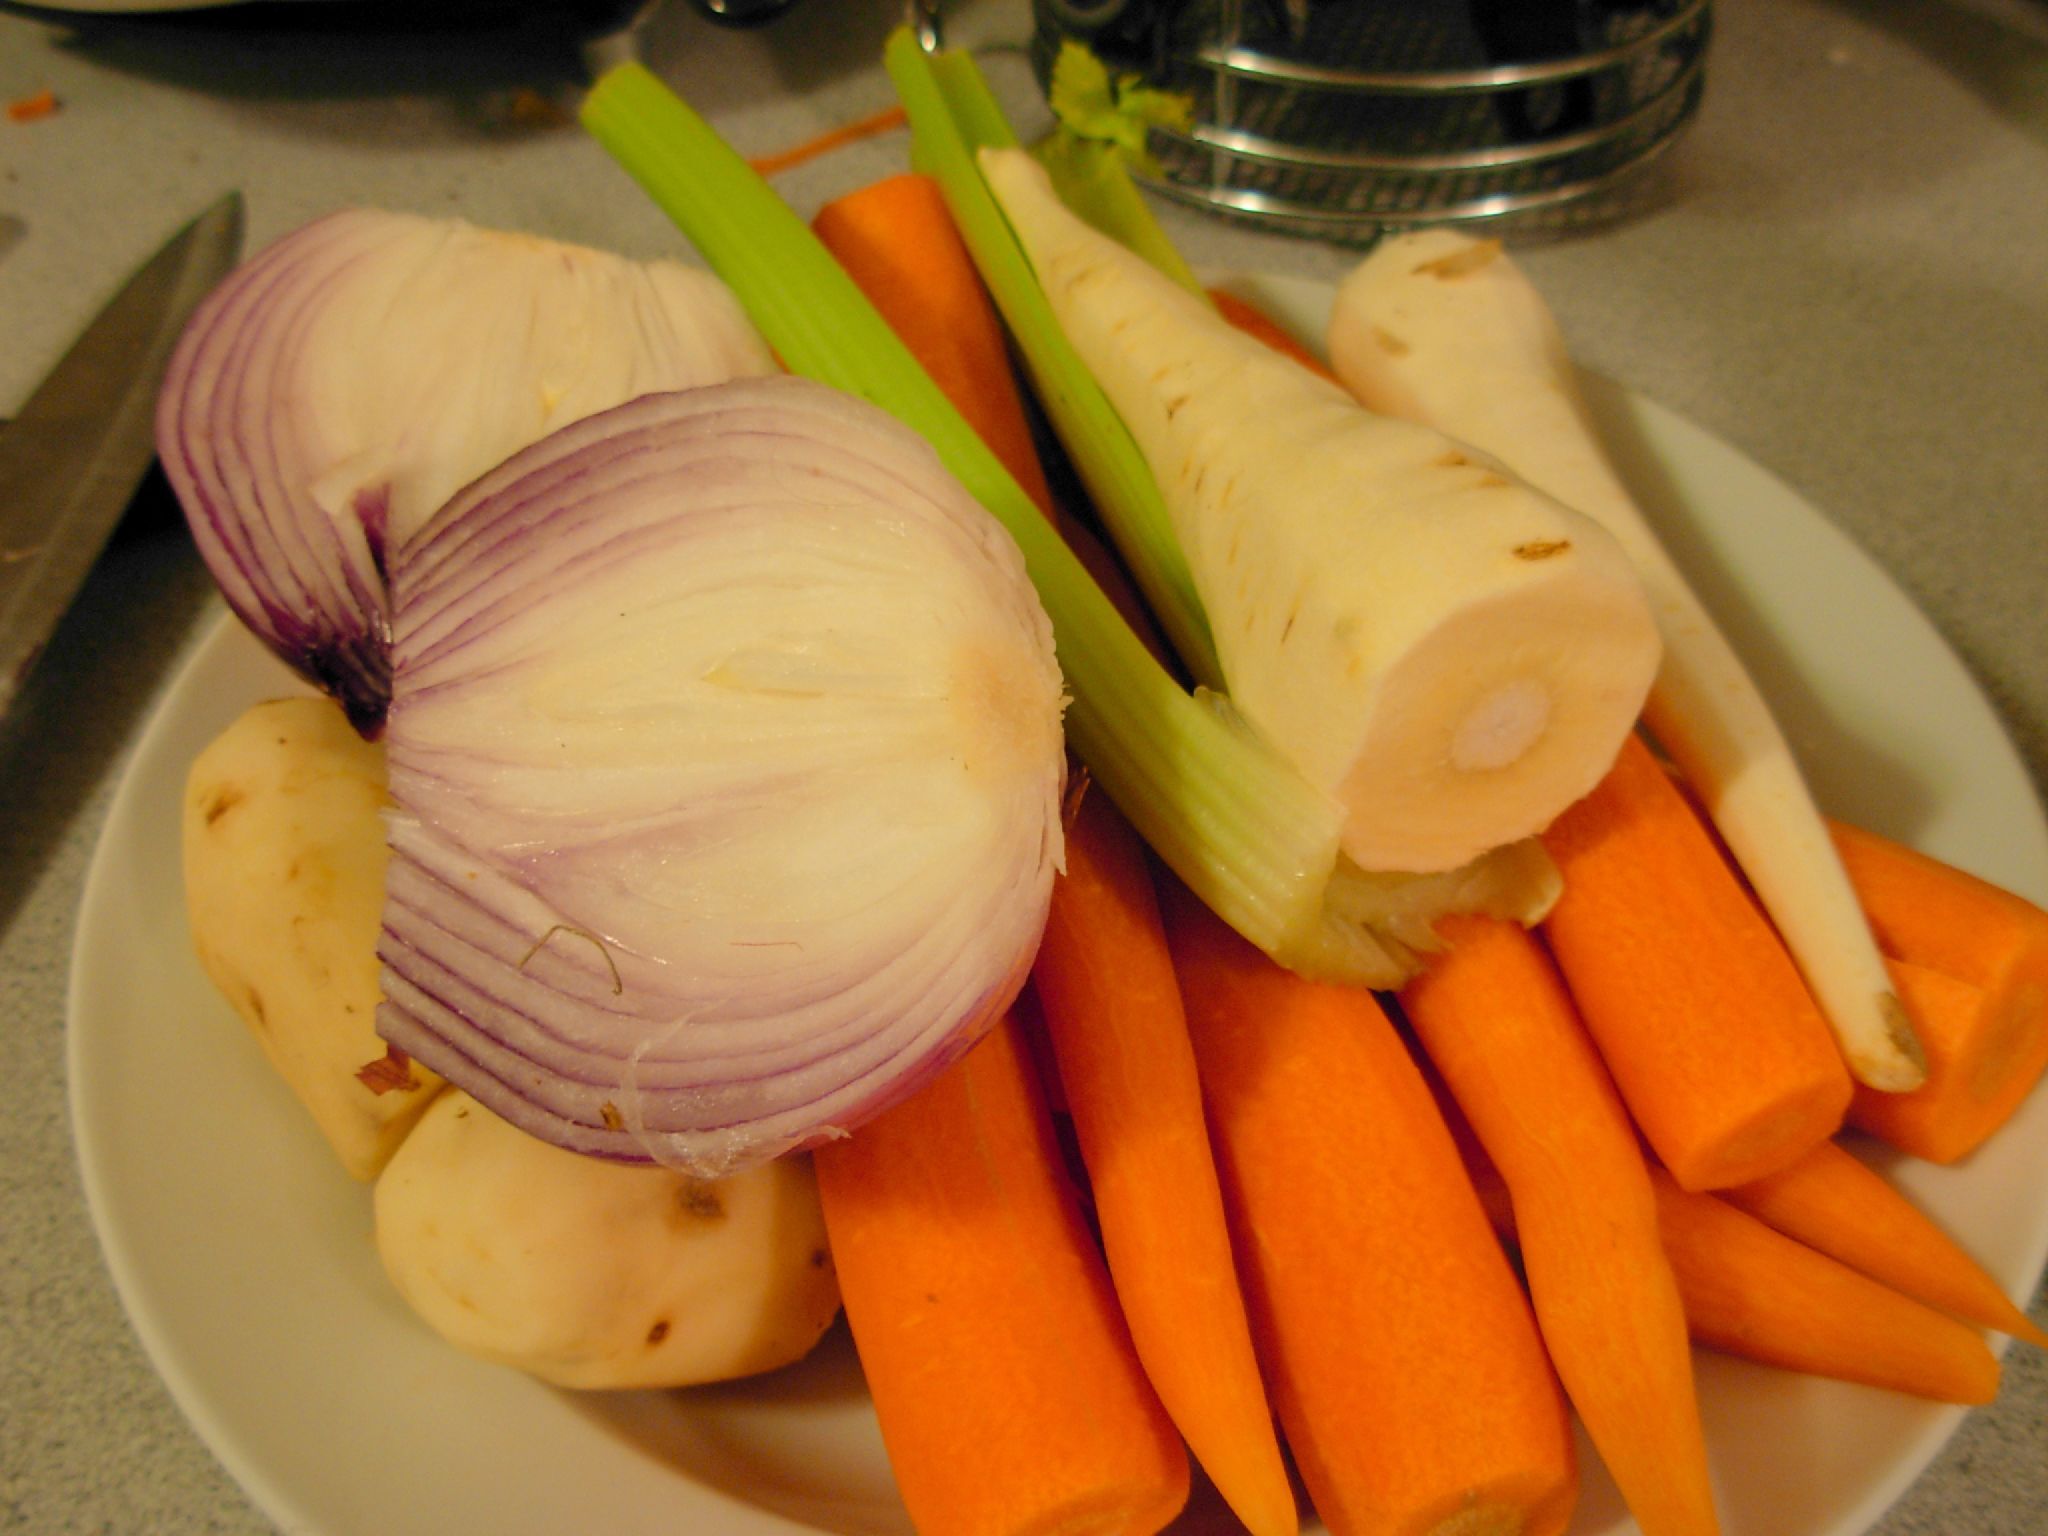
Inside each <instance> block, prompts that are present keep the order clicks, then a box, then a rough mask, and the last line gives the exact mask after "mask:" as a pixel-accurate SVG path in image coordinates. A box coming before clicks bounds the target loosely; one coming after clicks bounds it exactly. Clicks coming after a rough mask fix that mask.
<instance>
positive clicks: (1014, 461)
mask: <svg viewBox="0 0 2048 1536" xmlns="http://www.w3.org/2000/svg"><path fill="white" fill-rule="evenodd" d="M811 228H812V229H813V230H814V231H815V232H816V234H817V236H818V239H819V240H820V241H822V242H823V243H824V246H825V248H826V249H827V250H829V251H830V252H831V253H832V254H833V256H834V257H836V258H837V259H838V261H839V264H840V265H841V266H842V267H844V268H845V269H846V273H847V276H849V277H851V278H852V279H853V280H854V282H855V283H857V284H859V285H860V289H861V291H862V292H863V293H865V294H866V295H867V296H868V301H869V302H870V303H872V304H873V305H874V306H875V308H876V309H877V310H879V311H880V312H881V316H882V318H883V319H884V320H886V321H888V322H889V329H890V330H892V331H894V332H895V333H896V334H897V335H898V336H900V337H901V338H902V339H903V344H904V345H905V346H906V347H908V348H909V349H910V351H911V354H912V355H913V356H914V357H916V359H917V360H918V362H920V363H922V364H923V365H924V371H925V372H926V373H928V374H930V375H931V378H932V382H933V383H934V384H936V385H938V386H939V388H940V389H941V390H943V391H944V392H945V395H946V398H947V399H949V400H951V401H952V402H953V405H954V408H955V409H956V410H958V411H959V412H960V414H961V415H962V416H964V417H966V418H967V424H968V425H969V426H971V427H972V428H974V430H975V433H976V434H977V435H978V436H979V437H980V438H981V440H982V441H983V442H985V443H987V444H988V446H989V448H990V449H991V450H992V451H993V452H994V454H995V456H996V457H997V458H999V459H1001V460H1002V461H1003V468H1005V469H1007V470H1008V471H1009V472H1010V475H1011V478H1013V479H1014V480H1015V481H1016V482H1017V484H1018V485H1020V486H1022V487H1023V488H1024V490H1025V491H1026V492H1027V493H1028V494H1029V495H1030V497H1031V499H1032V500H1033V501H1035V502H1037V503H1038V506H1039V509H1040V510H1041V511H1043V512H1045V513H1046V514H1047V515H1048V516H1051V515H1052V495H1051V492H1050V491H1049V490H1047V488H1046V481H1045V471H1044V469H1043V468H1042V467H1041V466H1040V464H1039V462H1038V449H1037V447H1036V446H1035V444H1034V443H1033V442H1032V438H1031V425H1030V419H1029V418H1028V417H1027V416H1026V415H1025V414H1024V406H1023V402H1022V400H1021V398H1020V397H1019V395H1018V393H1017V385H1016V380H1015V378H1014V377H1013V376H1012V374H1011V372H1010V364H1009V354H1008V352H1007V350H1006V343H1005V342H1004V340H1003V328H1002V321H1001V320H1000V319H998V318H997V316H996V311H995V306H994V305H993V304H992V303H990V302H989V297H988V292H987V290H986V289H984V288H983V287H982V285H981V277H980V275H979V274H978V273H977V272H976V271H975V269H974V258H973V257H972V256H970V255H968V253H967V246H966V244H965V243H964V242H963V241H962V240H961V238H960V232H959V230H958V229H956V228H955V227H954V225H953V216H952V215H951V214H950V213H948V212H947V211H946V200H945V198H944V196H943V195H942V194H941V193H940V191H939V186H938V183H937V182H935V181H933V180H932V179H931V178H930V177H929V176H920V175H916V174H914V173H906V174H904V175H901V176H891V177H889V178H887V179H886V180H883V181H877V182H874V183H872V184H870V185H868V186H865V187H862V188H860V189H859V190H858V191H855V192H849V193H847V194H846V195H845V196H844V197H841V198H837V199H835V200H834V201H832V202H830V203H827V204H826V205H825V206H824V207H823V208H821V209H819V210H818V214H817V217H816V218H814V219H813V220H812V221H811Z"/></svg>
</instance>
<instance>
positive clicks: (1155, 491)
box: [883, 31, 1222, 687]
mask: <svg viewBox="0 0 2048 1536" xmlns="http://www.w3.org/2000/svg"><path fill="white" fill-rule="evenodd" d="M883 59H884V62H885V63H886V64H887V65H888V69H889V74H890V77H891V78H892V79H893V80H894V81H895V83H896V94H897V97H898V99H899V100H901V101H902V103H903V109H904V111H905V112H906V113H907V114H908V115H909V118H910V130H911V135H912V143H913V151H914V153H915V155H916V158H917V163H918V168H919V169H920V170H923V171H925V172H926V173H927V174H928V175H930V176H932V177H934V178H935V179H936V180H937V181H938V183H939V185H940V187H941V188H942V189H943V190H944V192H945V195H946V206H947V208H948V209H950V210H951V212H952V214H953V222H954V224H956V225H957V226H958V227H959V230H960V235H961V238H962V239H963V240H964V241H965V242H966V244H967V248H968V250H969V251H970V252H971V253H972V254H973V256H974V264H975V266H976V267H978V268H979V269H980V270H981V276H982V281H983V282H984V283H985V284H987V286H988V290H989V294H990V296H991V297H992V298H994V300H995V302H996V307H997V308H998V309H999V310H1001V311H1002V314H1003V321H1004V323H1005V324H1006V325H1007V326H1008V327H1009V330H1010V335H1011V336H1012V337H1013V338H1014V339H1015V341H1016V343H1017V349H1018V351H1019V352H1020V353H1021V354H1022V356H1023V359H1024V366H1025V367H1026V368H1027V369H1028V370H1029V372H1030V374H1031V382H1032V383H1033V385H1034V386H1036V389H1037V393H1038V397H1039V402H1040V404H1042V405H1043V406H1044V408H1045V413H1046V415H1047V417H1049V418H1050V419H1051V421H1052V425H1053V429H1054V430H1055V431H1056V432H1057V433H1058V434H1059V438H1060V441H1061V443H1063V444H1064V445H1065V446H1066V450H1067V454H1068V457H1069V458H1071V459H1072V460H1073V463H1074V468H1075V470H1076V472H1077V473H1078V474H1079V475H1080V477H1081V483H1082V484H1083V485H1085V486H1086V487H1087V488H1088V494H1089V497H1090V498H1091V499H1092V500H1093V501H1094V503H1095V508H1096V511H1097V512H1099V513H1100V514H1101V516H1102V520H1103V522H1104V523H1105V524H1106V525H1107V527H1108V529H1109V533H1110V537H1111V538H1112V539H1113V540H1114V541H1115V543H1116V546H1117V549H1118V551H1119V553H1121V554H1122V555H1123V557H1124V563H1125V565H1126V566H1128V567H1129V568H1130V572H1131V575H1132V576H1133V577H1135V578H1136V580H1137V583H1138V587H1139V589H1140V590H1141V591H1142V592H1143V593H1144V594H1145V601H1146V603H1147V605H1148V606H1149V607H1150V608H1151V609H1152V612H1153V614H1154V615H1155V616H1156V617H1157V618H1158V620H1159V625H1160V628H1162V629H1164V630H1165V631H1166V639H1167V642H1168V643H1169V644H1170V645H1171V646H1172V647H1173V650H1174V653H1175V654H1176V655H1177V656H1179V657H1180V660H1181V664H1182V665H1183V666H1184V667H1186V668H1187V669H1188V673H1189V675H1190V676H1192V677H1193V678H1194V679H1195V680H1196V681H1197V682H1199V683H1203V684H1206V685H1208V686H1210V687H1220V686H1221V684H1222V669H1221V668H1220V667H1219V666H1218V665H1217V662H1216V647H1215V642H1214V641H1213V640H1212V639H1211V638H1210V635H1209V621H1208V618H1207V616H1206V615H1205V614H1204V613H1203V611H1202V599H1201V597H1200V595H1199V593H1198V592H1197V591H1196V588H1195V578H1194V573H1193V572H1192V571H1191V570H1189V568H1188V563H1187V558H1186V556H1185V555H1183V554H1182V552H1181V547H1180V540H1179V538H1178V537H1176V535H1175V534H1174V531H1173V522H1172V519H1171V517H1170V516H1169V514H1168V513H1167V510H1166V503H1165V501H1164V500H1163V499H1162V498H1161V496H1160V494H1159V484H1158V482H1157V481H1156V480H1154V479H1153V478H1152V470H1151V467H1150V466H1149V465H1147V464H1146V462H1145V456H1144V455H1143V454H1142V453H1140V452H1139V451H1138V445H1137V444H1136V443H1135V442H1133V441H1132V439H1131V434H1130V429H1129V428H1127V427H1126V426H1125V425H1124V422H1123V418H1122V417H1121V416H1119V415H1118V414H1117V413H1116V409H1115V407H1113V406H1112V405H1110V403H1109V401H1108V399H1107V398H1105V397H1104V395H1103V393H1102V387H1101V386H1100V385H1099V384H1097V383H1096V382H1095V377H1094V375H1093V374H1091V373H1090V372H1089V371H1088V369H1087V368H1086V366H1084V365H1083V364H1082V362H1081V360H1080V358H1079V357H1077V356H1075V354H1074V349H1073V348H1072V347H1071V346H1070V345H1068V343H1067V338H1066V335H1065V333H1063V332H1062V331H1061V330H1060V326H1059V322H1058V321H1057V320H1056V319H1055V318H1054V317H1053V313H1052V306H1051V305H1050V304H1049V303H1048V302H1047V301H1046V297H1045V294H1044V291H1043V290H1042V289H1041V288H1040V287H1039V286H1038V278H1037V275H1036V274H1035V273H1033V271H1032V270H1031V263H1030V261H1029V260H1028V259H1027V258H1026V257H1025V255H1024V251H1023V248H1022V247H1021V246H1019V245H1018V244H1017V241H1016V237H1015V236H1013V235H1012V234H1011V233H1010V226H1009V222H1008V221H1007V220H1006V219H1005V218H1004V217H1003V214H1002V210H1001V209H999V208H998V207H997V206H996V202H995V197H994V195H993V194H991V193H990V191H989V190H988V186H987V184H986V183H985V182H984V181H983V180H982V179H981V169H980V166H979V165H978V164H977V163H976V160H975V151H976V150H978V149H982V148H1003V149H1008V148H1014V147H1015V146H1016V143H1017V138H1016V135H1015V134H1014V133H1013V132H1012V131H1011V128H1010V125H1009V122H1008V120H1007V119H1005V118H1004V116H1003V112H1002V108H1001V107H1000V106H999V105H998V104H997V102H996V99H995V97H994V96H993V95H992V94H990V92H989V89H988V84H987V82H986V81H984V80H983V79H982V77H981V72H980V70H978V69H977V68H976V67H975V64H974V60H973V58H972V56H971V55H969V54H966V53H962V52H947V53H939V54H928V53H926V52H925V51H924V49H923V48H921V47H919V46H918V44H917V40H916V39H915V38H914V37H912V36H911V35H910V34H909V33H908V32H906V31H899V32H897V33H896V34H895V35H894V36H893V37H891V38H890V39H889V43H888V46H887V48H886V49H885V50H884V53H883Z"/></svg>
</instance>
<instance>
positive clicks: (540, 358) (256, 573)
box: [157, 208, 774, 732]
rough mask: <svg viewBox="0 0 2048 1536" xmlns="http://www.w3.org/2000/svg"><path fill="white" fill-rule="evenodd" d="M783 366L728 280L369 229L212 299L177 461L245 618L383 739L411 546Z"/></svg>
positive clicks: (539, 249) (189, 384) (417, 230)
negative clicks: (499, 475) (402, 557)
mask: <svg viewBox="0 0 2048 1536" xmlns="http://www.w3.org/2000/svg"><path fill="white" fill-rule="evenodd" d="M773 366H774V365H773V360H772V358H771V357H770V355H769V352H768V349H767V347H766V345H765V344H764V343H763V342H762V341H761V339H760V336H759V334H758V333H757V332H755V330H754V329H753V327H752V325H751V324H750V323H749V322H748V321H747V320H746V318H745V316H744V315H743V314H742V313H741V311H740V309H739V306H738V305H737V303H736V302H735V301H734V300H733V298H732V295H731V293H730V292H729V291H728V290H727V289H726V288H725V287H724V285H723V284H721V283H719V282H718V280H717V279H715V278H713V277H712V276H710V275H709V274H708V273H705V272H702V271H698V270H696V269H693V268H689V267H683V266H679V265H677V264H675V263H672V262H651V263H640V262H633V261H628V260H626V259H625V258H623V257H619V256H614V255H611V254H608V253H606V252H602V251H594V250H588V249H585V248H583V247H579V246H570V245H562V244H559V243H556V242H552V241H545V240H537V239H534V238H532V237H530V236H526V235H515V234H504V233H499V232H496V231H492V230H484V229H478V228H475V227H474V226H472V225H469V224H465V223H461V222H459V221H456V220H447V219H428V218H423V217H420V216H417V215H413V214H401V213H389V212H383V211H380V210H376V209H367V208H358V209H348V210H345V211H343V212H340V213H335V214H331V215H329V216H328V217H326V218H323V219H319V220H317V221H315V222H314V223H312V224H309V225H306V226H305V227H304V228H302V229H300V230H298V231H296V232H295V233H293V234H290V235H287V236H285V237H284V238H283V239H282V240H279V241H278V242H277V243H276V244H274V245H271V246H269V247H268V248H267V249H265V250H264V251H262V252H261V253H259V254H258V255H256V256H255V257H253V258H251V259H250V260H249V261H248V262H245V263H244V264H243V265H242V266H241V267H240V268H238V269H237V270H236V271H235V272H234V273H233V274H232V275H231V276H230V277H229V278H228V279H227V280H226V281H225V282H224V283H222V284H221V285H220V287H219V288H217V289H216V290H215V291H214V293H213V294H212V295H210V296H209V297H208V299H207V301H206V302H205V304H204V305H202V306H201V308H200V310H199V312H198V313H197V314H196V315H195V316H194V318H193V320H192V322H191V324H190V325H189V326H188V328H187V329H186V332H185V334H184V336H183V338H182V339H181V341H180V344H179V346H178V349H177V351H176V353H175V355H174V356H173V357H172V360H171V365H170V369H169V373H168V375H167V377H166V380H165V385H164V390H163V394H162V397H161V400H160V403H159V407H158V414H157V446H158V452H159V454H160V456H161V458H162V460H163V463H164V468H165V471H166V473H167V474H168V475H169V477H170V481H171V485H172V487H173V489H175V490H176V492H177V494H178V499H179V501H180V502H181V503H182V504H183V506H184V509H185V514H186V518H187V520H188V522H189V523H190V524H191V527H192V534H193V537H194V539H195V540H196V541H197V543H198V546H199V551H200V554H201V556H202V557H203V558H204V559H205V561H206V563H207V566H208V568H209V569H210V570H211V571H212V573H213V575H214V578H215V580H216V582H217V583H218V584H219V586H220V588H221V591H222V592H223V593H224V594H225V596H226V597H227V600H228V603H229V605H230V606H231V607H232V608H233V609H234V610H235V612H236V613H237V614H239V615H240V616H241V618H242V620H243V622H244V623H246V624H247V625H248V626H249V627H250V628H251V629H252V630H254V631H255V632H256V634H257V635H259V636H260V637H262V639H263V640H264V641H265V642H266V643H267V644H269V645H270V647H271V648H272V649H273V650H275V651H276V652H277V653H278V654H279V655H280V656H282V657H283V658H284V659H285V660H286V661H287V662H288V663H290V664H291V665H292V666H293V667H295V668H296V669H297V670H298V671H299V672H301V673H302V674H303V675H304V676H306V677H307V678H308V679H310V680H311V681H312V682H313V683H314V684H315V685H316V686H318V687H321V688H323V689H325V690H327V691H328V692H330V693H332V694H333V695H334V696H335V697H336V698H337V699H338V700H339V701H340V702H341V704H342V705H343V707H344V708H345V709H347V710H348V712H349V715H350V717H351V718H352V719H353V720H355V722H356V724H357V725H358V727H359V728H361V729H363V730H365V731H366V732H367V731H374V730H375V728H376V726H377V723H378V722H379V721H380V720H381V719H382V717H383V713H384V707H385V703H386V701H387V698H388V694H389V676H390V665H389V658H388V654H387V651H388V644H389V633H388V626H387V621H386V601H385V581H384V564H385V558H386V552H387V550H388V549H389V548H390V547H392V546H393V545H395V544H396V543H397V542H398V541H400V540H402V539H403V538H404V537H405V536H406V535H407V533H408V532H409V531H410V530H411V529H413V528H414V527H417V526H418V525H419V524H420V523H421V522H422V521H424V520H425V519H426V517H427V516H428V515H429V514H431V513H432V512H433V511H434V509H435V508H436V507H438V506H440V505H441V503H442V502H443V501H445V500H446V499H447V498H448V497H449V496H451V495H452V494H454V492H455V491H456V490H457V489H458V488H459V487H461V486H462V485H464V484H466V483H467V482H469V481H470V480H471V479H473V478H475V477H476V476H477V475H478V474H481V473H482V472H483V471H484V470H486V469H488V468H490V467H491V466H492V465H494V464H497V463H499V462H500V461H502V460H503V459H504V458H505V457H506V456H507V455H509V454H511V453H513V452H516V451H517V450H518V449H520V448H522V447H524V446H526V445H527V444H528V443H531V442H534V441H536V440H538V439H539V438H541V437H542V436H544V435H545V434H547V433H548V432H550V431H552V430H554V429H556V428H558V427H561V426H565V425H567V424H568V423H570V422H572V421H575V420H578V419H579V418H581V417H584V416H588V415H590V414H592V413H593V412H596V411H600V410H604V409H607V408H609V407H611V406H614V405H617V404H619V403H620V402H621V401H624V400H629V399H631V398H633V397H634V396H636V395H641V394H646V393H649V392H651V391H655V390H669V389H683V388H688V387H690V386H693V385H698V384H709V383H716V382H719V381H721V380H724V379H728V378H733V377H737V376H740V375H754V374H764V373H768V372H770V371H772V369H773Z"/></svg>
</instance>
